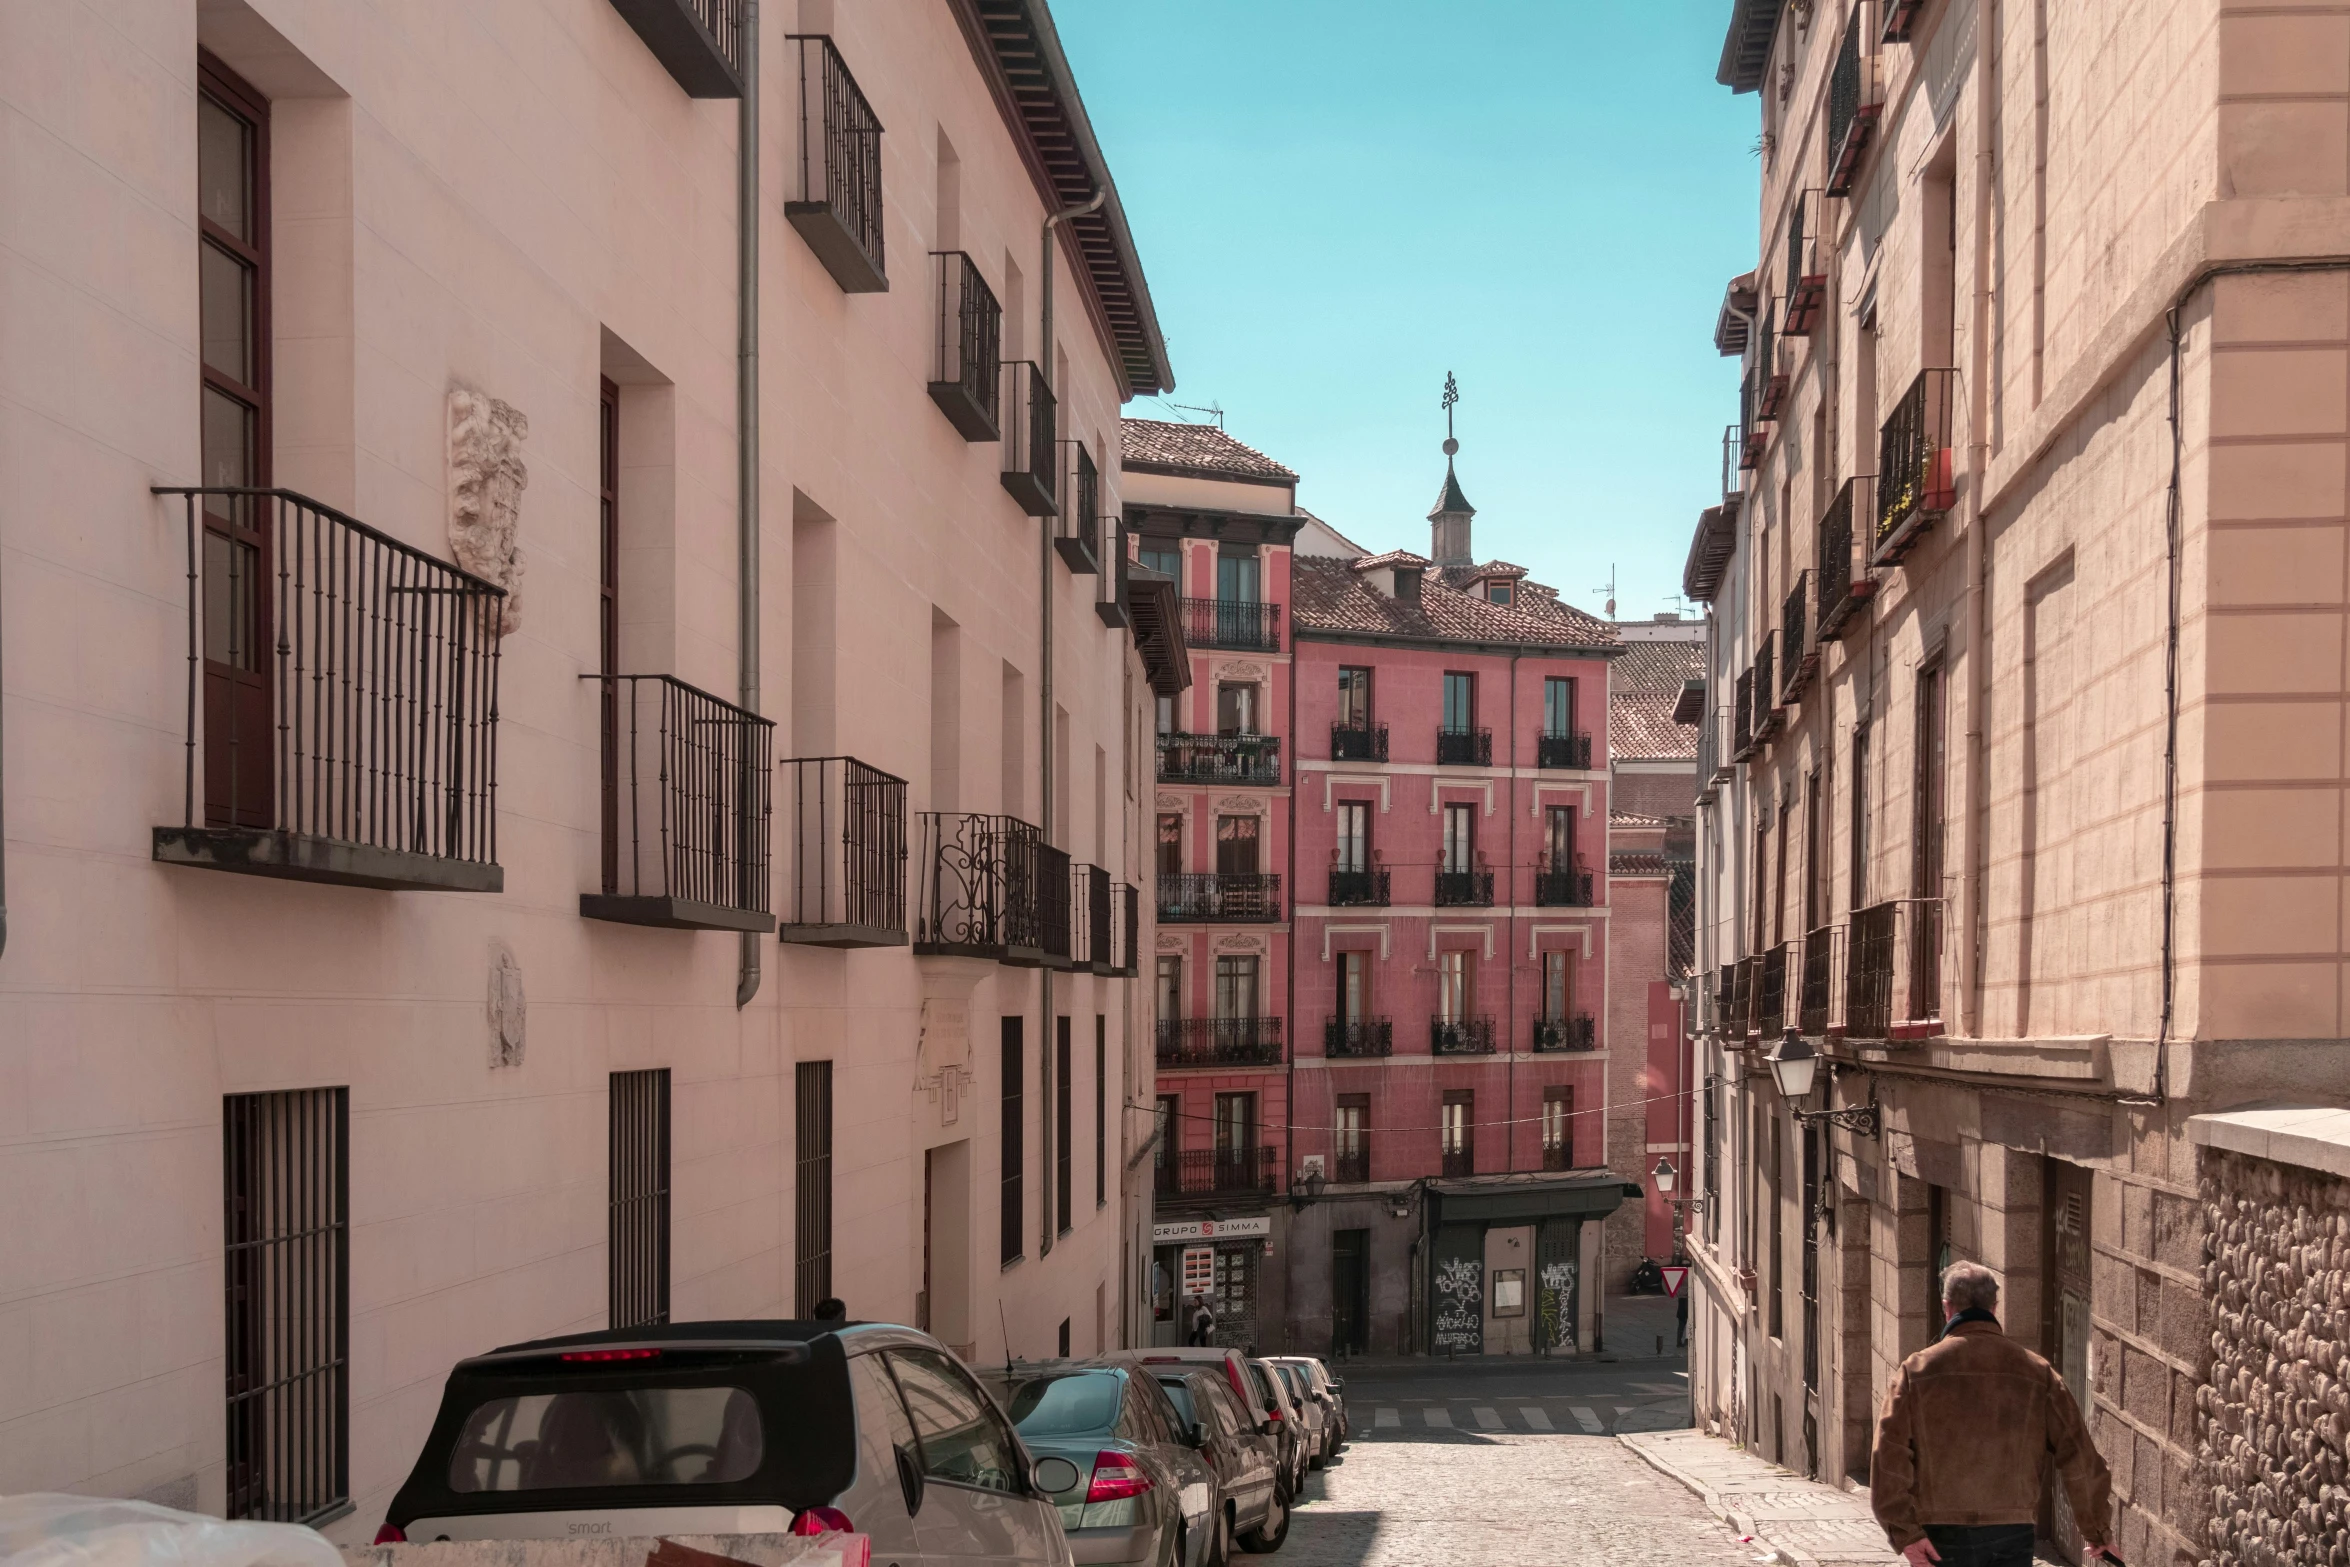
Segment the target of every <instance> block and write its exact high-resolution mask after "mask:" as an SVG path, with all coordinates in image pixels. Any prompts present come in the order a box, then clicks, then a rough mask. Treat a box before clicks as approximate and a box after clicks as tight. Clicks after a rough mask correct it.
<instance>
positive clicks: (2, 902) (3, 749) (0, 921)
mask: <svg viewBox="0 0 2350 1567" xmlns="http://www.w3.org/2000/svg"><path fill="white" fill-rule="evenodd" d="M0 596H5V585H4V584H0ZM6 640H7V616H6V615H5V614H0V642H5V641H6ZM5 663H6V660H5V659H4V658H0V666H4V665H5ZM4 688H5V682H4V681H0V689H4ZM7 701H8V699H7V697H6V696H4V695H0V957H6V956H7V955H8V767H7V752H8V740H7V734H8V724H7Z"/></svg>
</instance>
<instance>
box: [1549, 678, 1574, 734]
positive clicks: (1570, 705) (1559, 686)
mask: <svg viewBox="0 0 2350 1567" xmlns="http://www.w3.org/2000/svg"><path fill="white" fill-rule="evenodd" d="M1542 732H1543V733H1544V734H1545V735H1548V736H1549V737H1550V738H1551V739H1553V740H1561V739H1564V738H1566V737H1567V736H1568V735H1571V734H1573V733H1574V732H1575V682H1574V679H1573V678H1572V677H1571V676H1565V675H1549V676H1545V677H1544V679H1543V682H1542Z"/></svg>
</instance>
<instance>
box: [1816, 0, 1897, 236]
mask: <svg viewBox="0 0 2350 1567" xmlns="http://www.w3.org/2000/svg"><path fill="white" fill-rule="evenodd" d="M1884 97H1885V94H1884V87H1883V84H1882V80H1881V78H1880V76H1879V70H1878V61H1877V52H1876V51H1875V50H1874V49H1870V48H1865V47H1863V41H1862V38H1861V35H1860V9H1859V7H1857V6H1855V7H1854V8H1853V12H1852V19H1851V20H1850V21H1849V22H1847V23H1846V24H1845V27H1844V41H1843V43H1842V45H1841V46H1840V47H1839V48H1838V49H1837V51H1836V63H1835V65H1834V66H1833V67H1831V68H1830V70H1829V73H1828V185H1827V190H1828V194H1829V195H1831V196H1849V195H1851V194H1852V187H1853V183H1854V182H1855V181H1856V180H1858V179H1859V178H1860V166H1861V159H1862V156H1863V155H1864V154H1865V153H1866V152H1867V151H1868V149H1869V141H1870V138H1871V137H1873V136H1874V135H1875V134H1876V129H1877V119H1878V116H1880V115H1881V114H1883V113H1884V109H1885V103H1884Z"/></svg>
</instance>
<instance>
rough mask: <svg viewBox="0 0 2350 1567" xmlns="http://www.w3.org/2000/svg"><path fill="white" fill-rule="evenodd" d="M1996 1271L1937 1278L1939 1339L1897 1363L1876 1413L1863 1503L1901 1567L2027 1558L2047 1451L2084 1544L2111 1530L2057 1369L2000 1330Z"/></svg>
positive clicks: (2018, 1566) (1955, 1271)
mask: <svg viewBox="0 0 2350 1567" xmlns="http://www.w3.org/2000/svg"><path fill="white" fill-rule="evenodd" d="M1998 1309H1999V1280H1998V1279H1997V1278H1996V1277H1994V1276H1993V1274H1992V1272H1991V1270H1990V1269H1989V1268H1986V1267H1984V1266H1982V1265H1981V1264H1980V1263H1973V1262H1960V1263H1953V1264H1952V1265H1951V1266H1950V1268H1949V1270H1948V1271H1947V1272H1945V1273H1944V1274H1943V1275H1942V1314H1943V1316H1944V1318H1945V1319H1946V1321H1945V1324H1944V1326H1943V1329H1942V1336H1941V1338H1940V1339H1939V1340H1938V1341H1937V1342H1935V1343H1934V1344H1931V1345H1929V1346H1928V1347H1926V1348H1924V1349H1921V1350H1919V1351H1918V1352H1917V1353H1916V1354H1914V1355H1912V1356H1910V1357H1909V1358H1908V1359H1907V1360H1905V1361H1903V1362H1902V1363H1901V1369H1900V1371H1898V1372H1897V1373H1895V1375H1894V1378H1893V1387H1892V1389H1891V1391H1890V1392H1888V1393H1887V1394H1886V1396H1885V1413H1884V1415H1883V1416H1882V1417H1881V1418H1880V1419H1879V1420H1878V1421H1877V1445H1876V1450H1875V1452H1874V1454H1873V1455H1872V1456H1871V1458H1870V1460H1869V1502H1870V1505H1871V1506H1872V1507H1873V1508H1874V1509H1875V1511H1876V1514H1877V1522H1879V1523H1880V1524H1883V1525H1884V1526H1885V1536H1886V1538H1887V1539H1889V1540H1891V1541H1892V1542H1893V1548H1894V1549H1895V1550H1897V1551H1899V1552H1901V1554H1902V1555H1904V1556H1906V1557H1908V1558H1909V1560H1910V1562H1911V1564H1912V1567H1925V1564H1926V1563H1928V1562H1940V1563H1941V1564H1942V1567H2031V1561H2032V1534H2033V1523H2034V1520H2036V1519H2037V1518H2038V1517H2039V1516H2040V1501H2041V1497H2040V1472H2041V1468H2042V1464H2043V1460H2044V1459H2046V1458H2048V1457H2050V1456H2053V1457H2054V1458H2055V1460H2056V1472H2057V1475H2058V1477H2059V1478H2060V1479H2061V1480H2062V1481H2063V1483H2064V1489H2065V1494H2066V1496H2067V1497H2068V1498H2069V1499H2070V1500H2071V1502H2072V1508H2073V1518H2074V1520H2075V1521H2076V1522H2077V1523H2078V1524H2079V1525H2080V1529H2081V1536H2082V1538H2083V1539H2084V1540H2086V1541H2087V1542H2089V1543H2088V1546H2087V1549H2086V1551H2085V1553H2084V1554H2085V1555H2086V1557H2087V1558H2088V1559H2089V1560H2091V1561H2094V1560H2095V1559H2096V1558H2097V1557H2099V1556H2101V1555H2103V1554H2104V1551H2105V1545H2104V1542H2105V1541H2106V1540H2107V1539H2109V1538H2111V1535H2110V1533H2109V1531H2110V1529H2111V1528H2112V1523H2113V1520H2112V1506H2113V1502H2112V1490H2113V1480H2112V1476H2111V1475H2110V1474H2108V1473H2107V1472H2106V1468H2105V1460H2104V1459H2102V1458H2100V1457H2099V1456H2098V1454H2097V1449H2096V1447H2095V1446H2094V1445H2093V1444H2092V1443H2091V1442H2090V1440H2089V1432H2088V1429H2087V1427H2086V1426H2084V1425H2083V1424H2082V1422H2081V1409H2080V1406H2079V1405H2078V1404H2076V1403H2074V1402H2073V1395H2072V1391H2071V1389H2069V1388H2067V1387H2066V1386H2065V1385H2064V1379H2063V1378H2062V1377H2060V1376H2058V1375H2057V1374H2056V1368H2055V1367H2053V1366H2051V1365H2049V1364H2048V1362H2047V1361H2045V1360H2042V1359H2041V1358H2040V1357H2039V1356H2038V1355H2035V1354H2033V1353H2032V1352H2031V1351H2030V1350H2028V1349H2026V1348H2024V1346H2023V1345H2021V1344H2018V1343H2016V1342H2015V1341H2014V1340H2013V1339H2011V1338H2009V1337H2008V1336H2007V1335H2006V1334H2004V1333H2002V1332H2000V1331H1999V1318H1998V1316H1997V1312H1998Z"/></svg>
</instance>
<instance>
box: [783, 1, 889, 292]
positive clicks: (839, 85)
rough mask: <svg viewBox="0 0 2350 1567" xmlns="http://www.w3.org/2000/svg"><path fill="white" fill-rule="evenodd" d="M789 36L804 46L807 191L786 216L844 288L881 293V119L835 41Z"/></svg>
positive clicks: (787, 207)
mask: <svg viewBox="0 0 2350 1567" xmlns="http://www.w3.org/2000/svg"><path fill="white" fill-rule="evenodd" d="M785 41H786V42H787V43H794V44H797V45H799V67H800V194H799V199H798V200H796V201H786V202H785V203H784V204H783V213H784V217H785V218H786V219H787V220H788V221H789V222H790V223H791V226H792V227H793V228H795V229H798V230H799V231H800V237H801V238H802V239H805V240H806V241H807V242H808V248H809V249H810V250H812V251H814V252H815V253H816V259H817V260H819V261H821V262H823V263H824V269H825V270H826V271H827V272H830V273H831V274H832V280H833V281H834V282H835V283H837V284H839V285H840V289H841V292H842V293H844V294H878V293H881V292H883V291H885V290H886V289H888V287H889V271H888V267H887V263H886V258H885V257H884V256H883V254H882V229H883V224H882V221H881V121H880V120H879V119H877V118H876V117H875V116H874V113H873V105H871V104H870V103H868V102H866V101H865V94H864V92H863V91H862V90H861V89H860V88H859V87H858V86H857V79H856V77H854V76H852V75H851V74H849V67H848V62H847V61H845V60H843V59H842V58H841V55H840V51H839V50H838V49H836V48H835V47H833V42H832V40H831V39H830V38H828V37H826V36H824V35H823V34H820V33H795V34H792V35H790V36H789V37H788V38H787V39H786V40H785Z"/></svg>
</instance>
